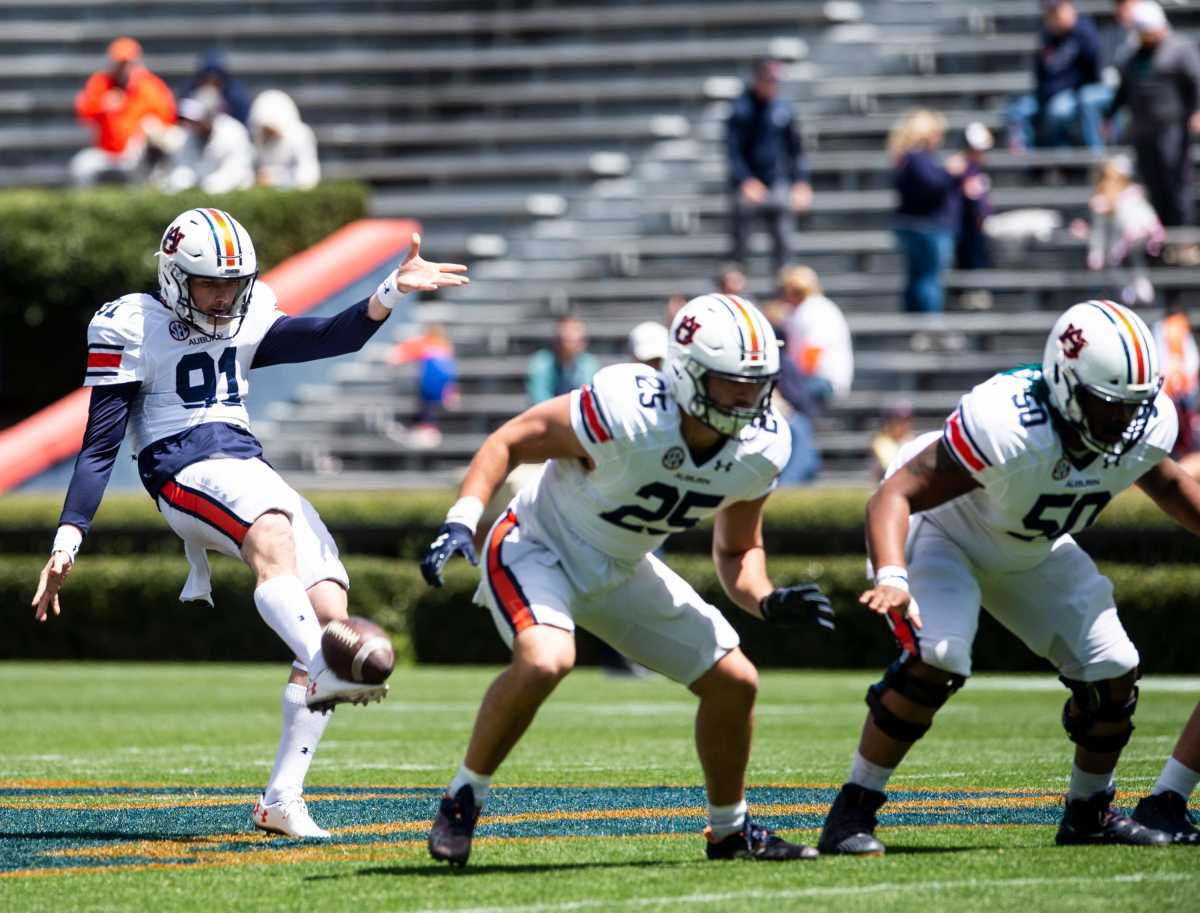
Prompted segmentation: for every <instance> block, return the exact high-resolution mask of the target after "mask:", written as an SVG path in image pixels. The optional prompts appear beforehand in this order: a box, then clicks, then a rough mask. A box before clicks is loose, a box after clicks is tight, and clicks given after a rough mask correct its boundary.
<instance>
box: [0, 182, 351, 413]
mask: <svg viewBox="0 0 1200 913" xmlns="http://www.w3.org/2000/svg"><path fill="white" fill-rule="evenodd" d="M367 197H368V188H367V187H366V185H364V184H358V183H351V182H331V183H329V184H322V185H319V186H317V187H314V188H313V189H312V190H304V191H280V190H273V189H269V188H255V189H253V190H244V191H239V192H237V193H228V194H219V195H209V194H204V193H202V192H201V191H187V192H184V193H180V194H174V195H171V194H163V193H158V192H155V191H150V190H138V189H131V188H125V187H121V188H99V189H96V190H87V191H61V190H11V191H4V192H0V275H3V276H4V282H3V283H0V340H2V341H3V355H4V358H3V359H2V360H0V365H2V366H3V368H2V372H3V373H0V391H3V396H4V399H5V400H6V401H8V403H9V404H10V405H9V408H17V407H22V408H23V410H24V411H25V412H29V411H32V410H33V409H34V408H37V407H39V406H42V405H45V404H46V403H48V402H50V401H51V400H53V399H54V398H56V397H58V396H61V395H62V394H63V393H65V392H67V391H68V390H70V389H72V388H74V387H77V386H78V385H79V383H80V379H81V376H82V370H83V369H82V365H83V355H82V353H83V351H84V347H85V342H86V341H85V338H84V333H85V330H86V327H87V323H88V321H89V320H90V319H91V316H92V314H93V313H94V312H95V310H96V308H97V307H99V306H100V305H101V304H103V303H104V302H105V301H110V300H112V299H113V298H115V297H117V296H118V295H122V294H125V293H127V292H132V291H141V290H149V289H154V288H157V287H158V278H157V276H158V265H157V261H156V260H155V259H154V251H155V250H156V249H157V248H158V242H159V239H160V238H161V237H162V232H163V230H164V229H165V228H166V226H167V225H168V224H169V223H170V221H171V220H172V219H173V218H175V216H177V215H178V214H179V213H180V212H182V211H183V210H185V209H188V208H190V207H193V206H218V207H220V208H222V209H226V210H228V211H229V212H231V213H233V215H234V216H235V217H236V218H237V219H238V221H239V222H241V223H242V224H243V225H245V226H246V229H247V230H248V231H249V232H250V234H251V237H253V238H254V247H255V250H256V252H257V254H258V262H259V265H260V269H261V270H263V271H264V272H265V271H266V270H268V269H270V268H272V267H274V266H277V265H278V264H279V263H281V262H282V261H283V260H285V259H287V258H288V257H290V256H292V255H293V254H296V253H299V252H300V251H302V250H305V249H306V248H308V247H311V246H312V245H313V244H315V243H317V242H318V241H320V240H321V239H322V238H324V237H326V236H328V235H329V234H330V233H332V232H333V231H335V230H336V229H338V228H340V227H341V226H343V225H345V224H347V223H349V222H353V221H354V220H356V219H360V218H362V217H363V216H364V215H365V214H366V211H367Z"/></svg>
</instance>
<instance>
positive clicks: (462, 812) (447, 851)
mask: <svg viewBox="0 0 1200 913" xmlns="http://www.w3.org/2000/svg"><path fill="white" fill-rule="evenodd" d="M478 820H479V806H477V805H476V804H475V790H474V789H473V788H472V787H471V785H470V784H467V785H466V786H463V787H460V788H459V790H458V792H457V793H456V794H455V795H454V796H451V795H450V794H449V793H447V794H446V795H444V796H442V804H441V805H440V806H439V807H438V813H437V817H436V818H434V819H433V827H431V828H430V829H429V855H430V856H432V857H433V858H434V859H440V860H442V861H443V862H448V863H450V864H451V865H458V866H464V865H466V864H467V858H468V857H469V856H470V855H471V835H472V834H473V833H475V822H476V821H478Z"/></svg>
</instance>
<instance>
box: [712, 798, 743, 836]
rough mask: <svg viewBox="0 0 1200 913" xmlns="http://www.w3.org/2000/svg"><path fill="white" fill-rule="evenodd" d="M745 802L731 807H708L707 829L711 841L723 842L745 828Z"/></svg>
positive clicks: (736, 803)
mask: <svg viewBox="0 0 1200 913" xmlns="http://www.w3.org/2000/svg"><path fill="white" fill-rule="evenodd" d="M747 811H748V809H747V806H746V800H745V799H742V800H741V801H740V802H735V803H733V805H710V806H709V807H708V829H709V832H710V833H711V834H712V839H713V840H723V839H724V838H726V837H728V836H729V835H730V834H735V833H737V832H738V831H740V830H741V829H742V828H743V827H745V826H746V814H747Z"/></svg>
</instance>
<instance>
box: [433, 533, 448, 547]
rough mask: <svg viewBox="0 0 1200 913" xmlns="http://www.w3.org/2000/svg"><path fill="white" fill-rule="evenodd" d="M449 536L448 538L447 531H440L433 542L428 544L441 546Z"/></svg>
mask: <svg viewBox="0 0 1200 913" xmlns="http://www.w3.org/2000/svg"><path fill="white" fill-rule="evenodd" d="M449 538H450V534H449V533H442V534H441V535H440V536H438V537H437V538H436V539H434V540H433V544H432V545H430V546H429V547H430V548H441V547H442V546H443V545H445V544H446V540H447V539H449Z"/></svg>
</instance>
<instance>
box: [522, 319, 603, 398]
mask: <svg viewBox="0 0 1200 913" xmlns="http://www.w3.org/2000/svg"><path fill="white" fill-rule="evenodd" d="M587 345H588V338H587V328H586V327H585V326H584V324H583V321H582V320H580V319H579V318H578V317H570V316H566V317H560V318H559V319H558V324H557V325H556V326H555V328H554V345H553V346H552V347H551V348H549V349H539V350H538V351H536V352H534V353H533V355H532V356H530V358H529V373H528V376H527V380H526V384H525V389H526V392H527V393H528V394H529V402H530V403H531V404H532V403H540V402H544V401H545V400H548V399H553V398H554V397H556V396H561V395H562V394H563V393H570V392H571V391H572V390H574V389H575V388H576V387H581V386H583V385H584V384H586V383H588V382H589V381H590V380H591V379H592V375H594V374H595V373H596V372H597V371H598V370H599V369H600V362H598V361H597V360H596V356H594V355H592V354H591V353H590V352H588V350H587Z"/></svg>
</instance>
